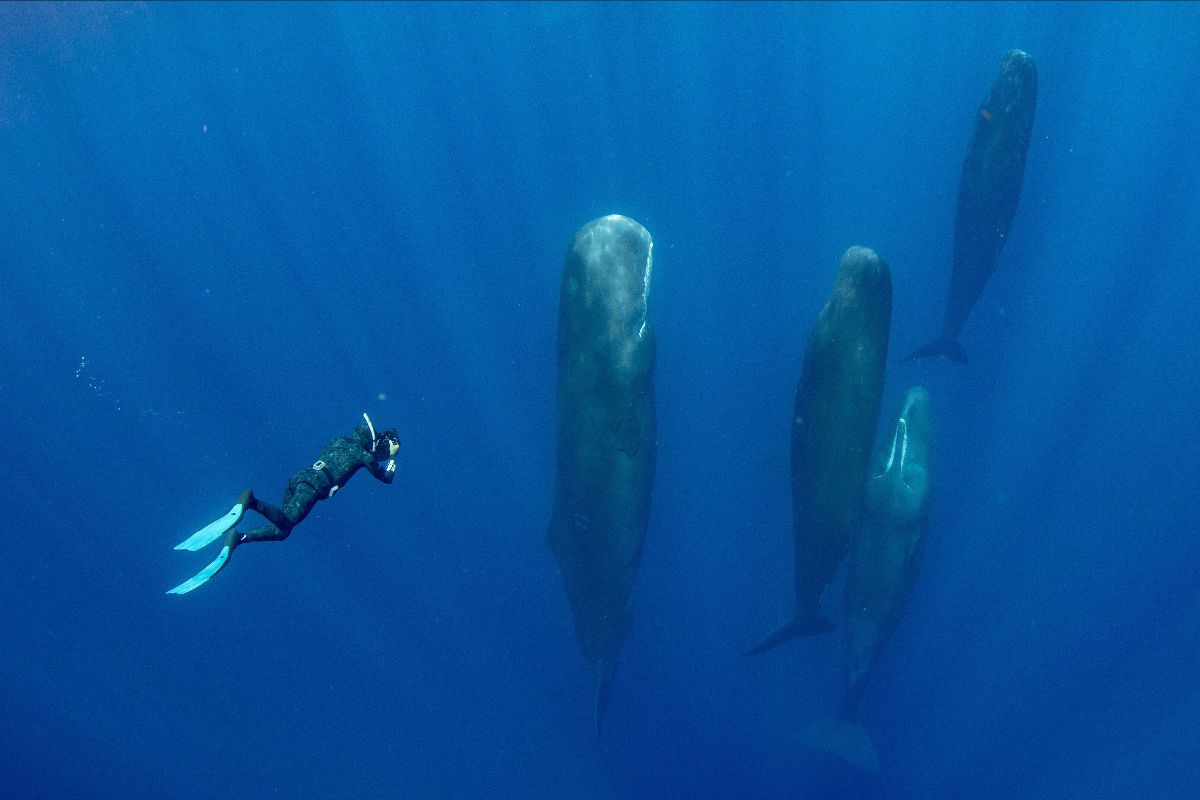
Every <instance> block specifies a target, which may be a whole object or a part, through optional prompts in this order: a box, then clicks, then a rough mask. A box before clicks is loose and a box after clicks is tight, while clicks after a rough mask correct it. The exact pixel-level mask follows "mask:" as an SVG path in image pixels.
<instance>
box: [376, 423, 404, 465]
mask: <svg viewBox="0 0 1200 800" xmlns="http://www.w3.org/2000/svg"><path fill="white" fill-rule="evenodd" d="M398 452H400V435H399V434H398V433H396V429H395V428H388V429H387V430H386V431H384V432H383V433H381V434H379V436H378V437H376V439H375V452H374V456H375V458H376V460H379V461H382V460H383V459H385V458H391V457H392V456H394V455H396V453H398Z"/></svg>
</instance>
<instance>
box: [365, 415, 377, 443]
mask: <svg viewBox="0 0 1200 800" xmlns="http://www.w3.org/2000/svg"><path fill="white" fill-rule="evenodd" d="M363 419H365V420H366V421H367V429H368V430H370V431H371V452H372V453H374V452H375V445H376V443H377V440H378V438H379V437H377V436H376V435H375V426H374V425H372V424H371V418H370V417H368V416H367V412H365V411H364V412H363Z"/></svg>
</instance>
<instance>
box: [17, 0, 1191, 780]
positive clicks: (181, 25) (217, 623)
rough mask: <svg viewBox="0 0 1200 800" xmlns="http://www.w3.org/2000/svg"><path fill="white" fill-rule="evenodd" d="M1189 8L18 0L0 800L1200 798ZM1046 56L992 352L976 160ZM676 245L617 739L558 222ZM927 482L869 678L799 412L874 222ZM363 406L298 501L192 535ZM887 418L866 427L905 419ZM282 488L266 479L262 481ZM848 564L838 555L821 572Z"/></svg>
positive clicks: (892, 372)
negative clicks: (588, 572)
mask: <svg viewBox="0 0 1200 800" xmlns="http://www.w3.org/2000/svg"><path fill="white" fill-rule="evenodd" d="M1197 31H1200V5H1197V4H1193V3H1130V4H1121V3H1117V4H1111V3H1080V4H1071V3H1042V2H1036V3H899V4H868V3H851V4H817V3H813V4H797V5H792V4H785V3H763V4H756V3H731V4H723V3H699V4H690V3H630V4H626V3H596V4H589V3H564V4H557V3H529V4H524V3H513V4H509V3H480V4H451V3H431V4H417V3H403V4H397V5H388V4H382V3H369V4H350V3H347V4H318V3H300V4H285V3H271V4H246V5H242V4H226V3H213V4H175V3H163V4H155V3H150V4H143V3H119V4H118V3H114V4H98V3H96V4H32V3H31V4H26V3H18V4H9V3H5V4H2V5H0V269H2V270H3V276H4V278H3V285H2V287H0V314H2V315H3V321H4V331H5V335H4V336H3V337H0V403H2V404H3V405H2V409H3V443H4V448H3V451H2V452H3V454H4V462H5V463H4V469H3V472H4V474H5V476H6V480H5V482H4V483H5V491H4V517H3V518H4V525H3V540H4V543H5V544H4V551H3V558H2V559H0V609H2V611H0V687H2V688H0V796H2V797H5V798H89V799H95V800H99V799H102V798H120V799H121V800H125V799H126V798H179V799H180V800H188V799H190V798H197V799H198V798H206V800H226V799H232V798H238V799H239V800H241V799H242V798H258V797H279V798H393V797H394V798H441V797H454V798H580V799H581V800H590V799H591V798H866V799H871V800H875V799H878V800H892V799H896V800H899V799H901V798H904V799H907V798H925V799H940V798H966V797H969V798H983V799H987V798H1081V799H1082V798H1087V800H1098V799H1100V798H1136V797H1154V798H1194V797H1195V796H1196V792H1197V787H1198V786H1200V766H1197V765H1198V764H1200V735H1198V733H1200V586H1198V582H1197V575H1198V574H1200V540H1198V534H1200V525H1198V523H1197V513H1196V510H1197V498H1198V497H1200V466H1198V463H1200V433H1198V430H1197V422H1198V419H1197V412H1196V402H1195V398H1196V397H1197V395H1198V394H1200V371H1198V369H1197V366H1198V365H1197V360H1198V359H1197V353H1198V350H1200V344H1198V342H1197V331H1198V330H1200V328H1198V326H1197V321H1196V317H1197V314H1196V308H1197V306H1198V304H1200V279H1198V278H1197V264H1198V256H1197V249H1198V248H1200V194H1198V193H1197V185H1198V183H1200V180H1198V179H1200V158H1198V156H1197V152H1198V150H1200V105H1198V101H1197V90H1196V85H1197V75H1200V38H1197ZM1012 48H1020V49H1023V50H1025V51H1027V52H1029V53H1030V54H1031V55H1032V56H1033V57H1034V59H1036V61H1037V64H1038V70H1039V84H1040V85H1039V98H1038V109H1037V117H1036V121H1035V123H1034V129H1033V139H1032V143H1031V145H1030V147H1029V154H1028V161H1027V165H1026V171H1025V182H1024V190H1023V193H1022V197H1021V203H1020V207H1019V209H1018V212H1017V216H1016V219H1015V222H1014V224H1013V227H1012V231H1011V235H1010V237H1009V241H1008V244H1007V246H1006V247H1005V249H1004V252H1003V253H1002V255H1001V258H1000V262H999V267H998V269H997V271H996V274H995V275H994V276H993V278H992V280H991V282H990V283H989V285H988V286H987V288H986V289H985V291H984V294H983V296H982V298H981V299H980V301H979V303H978V305H976V307H975V309H974V312H973V314H972V316H971V318H970V320H969V322H968V323H967V326H966V329H965V331H964V333H963V336H962V338H961V341H962V343H963V345H964V346H965V347H966V349H967V351H968V352H969V353H970V355H971V363H970V364H967V365H960V364H955V363H950V362H939V361H924V362H906V363H903V364H901V363H897V358H898V356H900V355H903V354H904V353H907V352H909V351H910V350H912V349H915V348H916V347H918V346H920V345H921V344H924V343H925V342H927V341H929V339H931V338H932V337H933V335H934V334H935V333H936V332H937V330H938V328H939V327H940V322H941V317H942V313H943V308H944V303H945V294H946V287H947V282H948V279H949V274H950V255H951V243H952V236H953V228H954V209H955V198H956V196H957V191H958V179H959V173H960V170H961V166H962V161H963V156H964V154H965V152H966V146H967V142H968V140H969V138H970V133H971V129H972V125H973V124H974V123H973V119H974V114H975V113H976V111H977V109H978V106H979V103H980V101H981V100H982V98H983V96H984V94H985V93H986V91H987V88H988V86H989V84H990V83H991V81H992V80H993V78H994V77H995V75H996V72H997V70H998V69H999V65H1000V61H1001V59H1002V58H1003V56H1004V54H1005V53H1006V52H1007V51H1008V50H1010V49H1012ZM608 213H622V214H626V215H628V216H631V217H633V218H634V219H636V220H638V221H639V222H641V223H642V224H643V225H645V226H646V227H647V228H648V229H649V231H650V232H651V234H652V235H653V236H654V237H655V245H656V246H655V249H654V255H655V259H654V267H655V269H654V275H653V284H652V290H651V305H652V313H653V315H654V320H655V325H656V327H657V337H658V358H657V372H656V385H657V393H658V475H657V480H656V483H655V486H654V501H653V511H652V515H651V520H650V526H649V530H648V534H647V538H646V545H645V551H644V554H643V558H642V563H641V569H640V572H639V574H638V581H637V585H636V588H635V591H634V595H633V607H634V624H633V629H632V632H631V634H630V635H629V638H628V640H627V641H626V642H625V645H624V648H623V650H622V653H621V661H620V670H619V671H618V674H617V678H616V683H615V689H614V695H613V698H612V703H611V706H610V710H609V713H608V717H607V719H606V723H605V729H604V731H603V733H602V734H601V735H600V736H599V737H597V735H596V732H595V729H594V725H593V692H594V677H593V673H592V671H591V670H590V669H589V667H588V666H587V664H586V663H585V662H584V661H583V659H582V658H581V656H580V654H579V651H578V649H577V646H576V643H575V640H574V634H573V629H572V623H571V616H570V612H569V607H568V605H567V601H566V597H565V594H564V591H563V586H562V581H561V578H560V575H559V572H558V569H557V566H556V565H555V562H554V560H553V558H552V557H551V555H550V553H549V552H547V550H546V549H545V547H544V536H545V531H546V525H547V522H548V519H549V513H550V504H551V499H552V492H553V484H554V469H555V460H554V452H555V450H554V447H555V445H554V442H555V438H554V437H555V337H556V326H557V313H558V289H559V281H560V278H561V271H562V259H563V254H564V252H565V250H566V248H567V246H568V244H569V243H570V241H571V235H572V232H573V231H574V230H575V229H576V228H578V227H579V226H581V225H583V224H584V223H586V222H587V221H589V220H591V219H594V218H596V217H598V216H601V215H603V214H608ZM856 244H858V245H865V246H869V247H872V248H874V249H875V250H876V251H878V252H879V254H880V255H881V256H882V257H883V258H884V259H886V260H887V262H888V263H889V265H890V266H891V270H892V279H893V282H894V287H895V288H894V309H893V316H892V328H891V356H890V358H889V364H888V368H887V383H886V389H885V393H884V399H883V413H884V415H885V417H886V415H888V414H890V413H891V411H892V409H894V407H895V405H896V403H897V402H898V401H899V398H900V397H901V396H902V394H903V392H904V390H905V389H907V388H908V387H909V386H912V385H916V384H920V385H923V386H925V387H926V388H928V389H929V391H930V393H931V395H932V398H933V410H934V425H935V433H936V442H935V450H934V459H935V460H934V466H933V470H934V480H935V481H936V485H937V495H936V498H935V500H934V506H933V510H932V514H931V522H930V528H929V534H928V545H927V549H926V556H925V563H924V566H923V569H922V572H921V574H920V577H919V579H918V582H917V586H916V590H915V592H914V594H913V596H912V599H911V602H910V604H909V607H908V611H907V614H906V616H905V618H904V619H903V621H902V622H901V624H900V626H899V628H898V629H897V631H896V634H895V636H894V638H893V640H892V642H891V644H890V646H889V647H888V649H887V651H886V652H885V654H884V656H883V658H882V660H881V662H880V664H879V665H878V668H877V670H876V673H875V676H874V678H873V679H872V682H871V684H870V685H869V688H868V690H867V694H866V697H865V699H864V701H863V704H862V712H861V715H860V719H861V722H862V724H863V726H864V727H865V729H866V730H867V731H868V732H869V733H870V735H871V737H872V739H873V740H874V743H875V746H876V748H877V750H878V753H879V759H880V762H881V765H882V766H881V770H880V773H879V774H878V775H868V774H863V773H861V772H859V771H856V770H854V769H853V768H850V767H848V766H846V765H844V764H842V763H840V762H838V761H836V760H835V759H832V758H830V757H829V756H828V755H825V754H822V753H820V752H816V751H814V750H813V749H811V748H808V747H806V746H805V744H804V742H803V741H802V739H803V737H802V730H803V729H804V727H805V726H806V725H807V724H809V723H811V722H813V721H814V720H819V719H822V718H826V717H829V716H830V715H832V714H834V713H835V712H836V711H837V709H838V708H839V706H840V702H841V693H842V682H843V669H844V666H843V650H842V638H841V633H842V629H843V626H842V624H841V621H842V618H841V608H840V600H841V599H840V592H837V593H833V594H831V596H830V597H829V598H827V601H826V603H827V605H826V609H827V613H828V614H829V615H830V616H831V618H832V619H834V620H835V621H837V622H838V628H837V629H835V630H834V631H833V632H831V633H828V634H825V635H823V636H821V637H819V638H810V639H806V640H800V641H793V642H789V643H787V644H785V645H783V646H781V647H779V648H777V649H776V650H774V651H772V652H770V653H767V654H764V655H760V656H756V657H753V658H750V657H747V656H745V655H743V652H744V651H745V650H746V648H748V647H749V646H751V645H752V644H754V643H755V642H756V641H757V640H758V639H759V638H761V636H763V635H764V634H765V633H766V632H767V631H768V630H769V629H770V628H771V627H772V626H773V625H775V624H777V623H778V622H779V621H781V620H782V619H783V618H784V616H785V615H786V614H787V613H788V611H789V609H790V608H791V604H792V595H793V576H792V563H793V547H792V532H791V520H792V506H791V494H790V484H789V477H788V475H789V459H790V455H789V453H790V450H789V448H790V441H789V435H790V419H791V414H792V403H793V398H794V392H795V387H796V381H797V378H798V377H799V374H800V366H801V360H802V356H803V350H804V342H805V339H806V337H807V335H808V332H809V329H810V328H811V326H812V323H813V321H814V319H815V318H816V315H817V313H818V312H819V311H820V309H821V307H822V304H823V303H824V302H825V298H826V297H827V296H828V293H829V290H830V287H831V285H832V282H833V276H834V272H835V270H836V266H837V260H838V258H839V256H840V254H841V253H842V252H843V251H844V250H845V249H846V248H847V247H849V246H851V245H856ZM363 411H366V412H368V413H369V414H370V415H371V416H372V418H373V419H374V420H375V421H376V422H377V423H379V424H380V426H381V427H389V426H395V427H397V428H398V429H399V430H400V435H401V439H402V440H403V443H404V444H403V448H402V450H401V452H400V456H399V469H398V473H397V475H398V477H397V481H396V483H395V484H394V485H392V486H383V485H380V484H378V483H375V482H374V481H371V480H370V479H369V477H368V476H366V475H360V476H359V477H358V478H357V479H356V480H355V481H353V482H352V484H351V485H349V486H348V487H346V488H345V489H344V490H343V493H339V494H338V496H337V497H336V498H334V500H335V502H328V503H322V504H320V505H318V506H317V508H316V509H315V510H314V511H313V513H312V514H311V515H310V516H309V518H308V519H307V520H306V521H305V522H304V523H303V524H302V525H301V526H300V527H299V528H298V529H297V530H296V532H295V534H294V535H293V536H292V537H291V538H290V539H288V541H286V542H284V543H281V544H255V545H254V546H253V547H246V548H242V549H239V550H238V551H237V552H236V554H235V557H234V558H233V559H232V560H231V563H230V565H229V566H228V568H227V569H225V570H224V571H223V572H222V573H221V574H220V575H219V576H217V577H216V578H215V579H214V580H213V581H212V582H211V583H210V584H208V585H205V586H203V587H201V588H200V589H199V590H197V591H196V592H194V593H192V594H189V595H186V596H184V597H176V596H172V595H164V591H165V590H166V589H168V588H170V587H171V586H173V585H175V584H176V583H178V582H180V581H182V580H183V579H185V578H187V577H188V576H190V575H191V574H193V573H194V572H195V571H196V570H198V569H199V568H200V567H202V566H203V564H204V563H206V561H207V558H208V557H210V556H211V555H212V554H211V552H210V553H208V554H207V555H206V554H189V553H180V552H176V551H174V550H172V547H173V546H174V545H175V544H177V543H178V542H180V541H181V540H182V539H184V538H186V537H187V535H188V534H190V533H191V532H192V531H194V530H196V529H197V528H199V527H201V526H203V525H204V524H205V523H207V522H208V521H209V520H211V519H213V518H214V517H216V516H218V515H219V514H221V513H223V512H224V511H225V510H226V509H227V508H228V507H229V505H230V504H231V503H232V502H233V500H234V498H236V496H237V494H238V492H239V491H240V490H241V489H242V488H244V487H245V486H253V487H254V488H255V490H256V491H257V492H258V493H259V494H260V495H261V496H262V497H263V498H264V499H266V500H269V501H272V502H275V501H278V500H279V498H280V495H281V494H282V491H283V489H284V485H285V483H286V481H287V477H288V476H289V475H290V474H291V473H292V471H293V470H296V469H299V468H301V467H304V466H306V465H308V464H309V463H311V461H312V459H314V458H315V457H316V455H317V454H319V453H320V449H321V447H322V446H323V445H324V443H325V442H326V441H327V440H328V439H329V438H330V437H332V436H334V435H338V434H348V433H349V432H350V431H351V430H352V429H353V427H354V425H355V424H356V423H357V422H358V421H359V419H360V414H361V413H362V412H363ZM887 424H888V423H887V420H886V419H885V420H884V421H883V422H882V423H881V429H882V428H883V427H884V426H886V425H887ZM256 522H257V521H256ZM836 585H840V579H839V581H838V582H837V584H836Z"/></svg>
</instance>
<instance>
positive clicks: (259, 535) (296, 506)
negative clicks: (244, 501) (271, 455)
mask: <svg viewBox="0 0 1200 800" xmlns="http://www.w3.org/2000/svg"><path fill="white" fill-rule="evenodd" d="M316 503H317V490H316V488H315V487H314V486H313V485H312V484H311V483H309V482H308V481H296V482H293V483H291V484H289V485H288V489H287V492H285V493H284V495H283V508H278V507H276V506H273V505H271V504H270V503H264V502H263V501H261V500H258V501H257V502H256V503H255V506H254V510H255V511H257V512H258V513H259V514H262V515H263V516H264V517H266V518H267V521H269V522H270V523H271V524H270V525H263V526H262V527H261V528H254V529H253V530H249V531H246V532H245V533H243V534H241V538H240V539H238V543H239V544H244V543H245V542H282V541H283V540H284V539H286V538H287V537H288V536H290V535H291V533H292V528H294V527H296V526H297V525H299V524H300V521H301V520H302V519H304V518H305V517H307V516H308V512H309V511H311V510H312V507H313V506H314V505H316Z"/></svg>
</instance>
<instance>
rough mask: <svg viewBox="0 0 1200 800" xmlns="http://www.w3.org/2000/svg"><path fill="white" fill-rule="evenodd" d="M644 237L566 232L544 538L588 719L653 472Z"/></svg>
mask: <svg viewBox="0 0 1200 800" xmlns="http://www.w3.org/2000/svg"><path fill="white" fill-rule="evenodd" d="M652 266H653V241H652V239H651V238H650V234H649V233H648V232H647V231H646V229H645V228H643V227H642V226H641V225H639V224H638V223H637V222H634V221H633V220H632V219H629V218H628V217H623V216H620V215H615V214H614V215H610V216H606V217H601V218H600V219H597V220H593V221H592V222H589V223H588V224H587V225H584V226H583V227H582V228H580V229H579V230H578V231H576V233H575V236H574V240H573V241H572V243H571V246H570V249H569V250H568V251H567V255H566V259H565V261H564V264H563V275H562V285H561V291H560V296H559V317H558V432H557V438H558V443H557V472H556V478H555V490H554V506H553V510H552V513H551V517H550V525H549V529H548V531H547V536H546V545H547V547H548V548H549V549H550V551H551V552H552V553H553V554H554V558H555V560H556V561H557V562H558V566H559V568H560V570H561V571H562V577H563V584H564V585H565V587H566V591H567V599H568V601H569V602H570V605H571V611H572V614H573V617H574V622H575V637H576V640H577V641H578V643H579V647H580V650H581V651H582V652H583V656H584V658H585V659H586V660H587V662H588V663H589V664H590V665H592V667H593V668H594V669H595V670H596V675H597V678H596V729H597V732H599V729H600V723H601V720H602V719H603V717H604V712H605V709H606V707H607V704H608V697H609V693H610V688H611V685H612V678H613V673H614V670H615V669H616V663H617V653H618V651H619V650H620V649H621V645H622V643H623V642H624V641H625V637H626V635H627V634H628V633H629V629H630V625H631V624H632V620H633V613H632V605H631V602H630V596H631V594H632V591H633V581H634V576H635V575H636V574H637V569H638V563H639V562H640V560H641V554H642V543H643V541H644V540H645V536H646V526H647V523H648V521H649V518H650V493H651V488H652V485H653V483H654V467H655V449H656V434H655V419H654V381H653V378H654V330H653V327H652V325H651V320H650V313H649V292H650V277H651V271H652Z"/></svg>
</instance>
